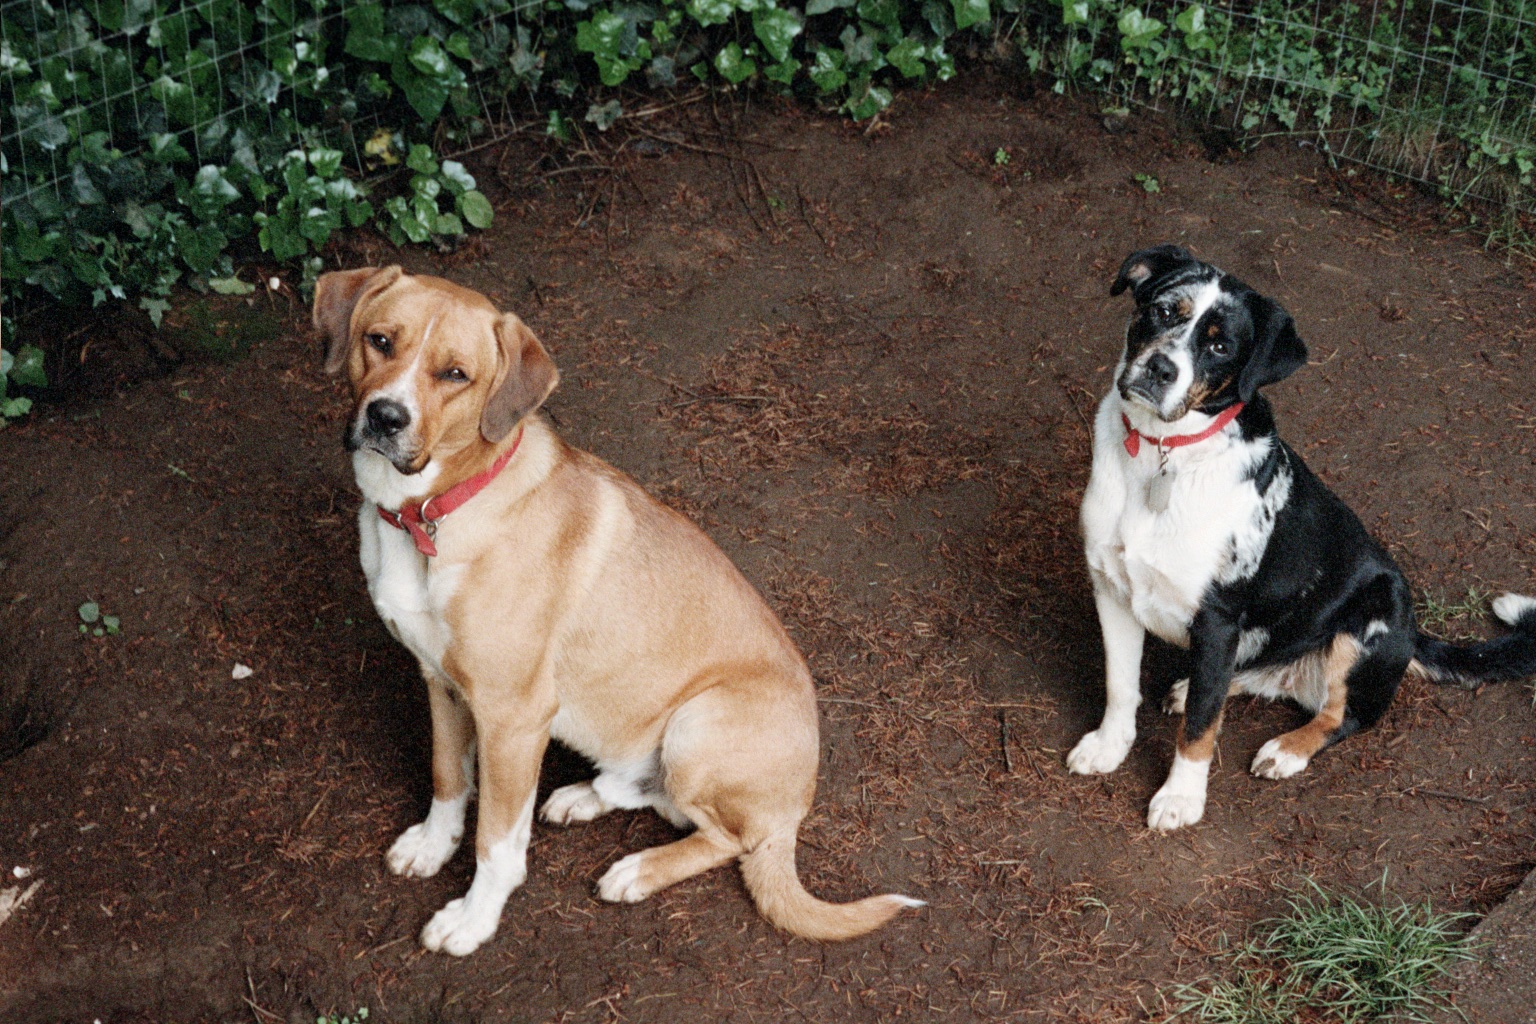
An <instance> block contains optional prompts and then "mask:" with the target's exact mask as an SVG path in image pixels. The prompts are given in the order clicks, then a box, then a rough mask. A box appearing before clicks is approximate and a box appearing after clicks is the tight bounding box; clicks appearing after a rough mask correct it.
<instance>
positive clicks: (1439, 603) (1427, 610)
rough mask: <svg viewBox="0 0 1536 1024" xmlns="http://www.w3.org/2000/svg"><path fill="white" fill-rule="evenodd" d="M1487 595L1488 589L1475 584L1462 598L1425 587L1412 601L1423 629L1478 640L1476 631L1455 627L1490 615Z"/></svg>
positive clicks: (1451, 637) (1447, 637) (1449, 637)
mask: <svg viewBox="0 0 1536 1024" xmlns="http://www.w3.org/2000/svg"><path fill="white" fill-rule="evenodd" d="M1488 597H1489V595H1488V593H1487V592H1486V591H1482V590H1478V589H1477V588H1476V587H1468V588H1467V592H1466V594H1465V596H1463V597H1460V598H1455V597H1451V596H1449V595H1444V594H1434V593H1431V592H1430V591H1428V590H1426V591H1424V592H1423V593H1421V594H1420V595H1419V599H1418V600H1417V601H1415V602H1414V604H1413V614H1414V619H1415V620H1416V621H1417V622H1418V625H1419V628H1420V629H1422V630H1423V631H1424V632H1426V633H1431V634H1433V635H1435V636H1437V637H1440V638H1441V639H1442V640H1455V641H1466V640H1476V639H1477V638H1478V635H1477V634H1476V633H1472V632H1468V631H1467V630H1466V629H1464V628H1460V629H1458V628H1454V627H1456V626H1457V625H1458V624H1464V623H1465V622H1466V620H1468V619H1471V618H1480V617H1482V616H1485V615H1487V614H1488Z"/></svg>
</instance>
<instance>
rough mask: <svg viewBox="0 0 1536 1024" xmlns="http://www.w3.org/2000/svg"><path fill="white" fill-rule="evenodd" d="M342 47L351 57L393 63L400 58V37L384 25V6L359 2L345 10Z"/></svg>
mask: <svg viewBox="0 0 1536 1024" xmlns="http://www.w3.org/2000/svg"><path fill="white" fill-rule="evenodd" d="M342 49H343V50H344V51H345V52H346V53H348V54H350V55H351V56H353V57H361V58H362V59H363V60H375V61H379V62H380V63H383V64H393V63H394V62H395V61H397V60H399V59H400V37H399V36H398V35H396V34H395V33H392V32H390V31H388V30H387V29H385V27H384V8H383V7H380V6H379V5H378V4H361V5H359V6H357V7H354V8H352V9H351V10H349V11H347V40H346V42H345V43H344V44H342Z"/></svg>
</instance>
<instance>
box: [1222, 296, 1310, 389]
mask: <svg viewBox="0 0 1536 1024" xmlns="http://www.w3.org/2000/svg"><path fill="white" fill-rule="evenodd" d="M1248 314H1249V316H1251V317H1252V318H1253V353H1252V354H1251V355H1250V356H1249V357H1248V362H1246V363H1244V364H1243V372H1242V373H1240V374H1238V377H1237V395H1238V397H1239V398H1241V399H1242V400H1243V401H1245V402H1249V401H1252V400H1253V395H1254V392H1256V391H1258V390H1259V388H1262V387H1264V386H1265V385H1266V384H1273V383H1275V382H1276V381H1280V380H1284V379H1285V378H1287V377H1289V376H1290V375H1291V374H1293V373H1295V372H1296V371H1297V370H1299V369H1301V368H1302V367H1303V366H1305V365H1306V363H1307V346H1306V343H1305V342H1303V341H1302V340H1301V335H1299V334H1297V333H1296V321H1295V320H1293V319H1291V314H1289V313H1287V312H1286V311H1285V309H1284V308H1283V307H1282V306H1281V305H1280V303H1278V302H1276V301H1275V300H1274V299H1270V298H1266V297H1264V296H1263V295H1260V294H1258V293H1257V292H1249V293H1248Z"/></svg>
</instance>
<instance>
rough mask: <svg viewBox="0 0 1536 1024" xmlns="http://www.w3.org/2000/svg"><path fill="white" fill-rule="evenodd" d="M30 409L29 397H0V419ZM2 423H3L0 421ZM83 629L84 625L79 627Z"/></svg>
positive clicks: (13, 416)
mask: <svg viewBox="0 0 1536 1024" xmlns="http://www.w3.org/2000/svg"><path fill="white" fill-rule="evenodd" d="M31 411H32V399H30V398H0V419H6V420H14V419H17V418H18V417H21V416H25V415H26V414H27V413H29V412H31ZM0 425H3V423H0ZM80 628H81V629H84V628H85V627H84V626H81V627H80Z"/></svg>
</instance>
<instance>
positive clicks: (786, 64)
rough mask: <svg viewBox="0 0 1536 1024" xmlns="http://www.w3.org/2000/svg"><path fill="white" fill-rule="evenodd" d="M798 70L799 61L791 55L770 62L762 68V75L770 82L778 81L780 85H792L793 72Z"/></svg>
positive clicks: (793, 79)
mask: <svg viewBox="0 0 1536 1024" xmlns="http://www.w3.org/2000/svg"><path fill="white" fill-rule="evenodd" d="M799 70H800V62H799V61H798V60H795V59H794V58H793V57H791V58H790V59H789V60H784V61H780V62H779V63H777V64H770V65H769V66H768V67H766V68H763V77H764V78H766V79H768V80H769V81H771V82H778V83H780V84H781V85H792V84H794V81H795V74H796V73H797V72H799Z"/></svg>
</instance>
